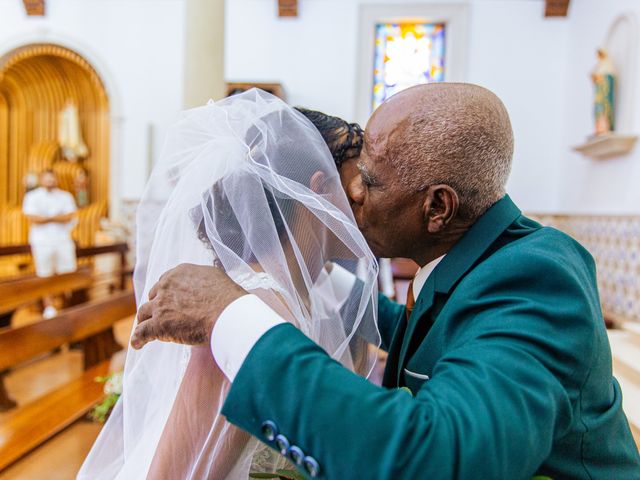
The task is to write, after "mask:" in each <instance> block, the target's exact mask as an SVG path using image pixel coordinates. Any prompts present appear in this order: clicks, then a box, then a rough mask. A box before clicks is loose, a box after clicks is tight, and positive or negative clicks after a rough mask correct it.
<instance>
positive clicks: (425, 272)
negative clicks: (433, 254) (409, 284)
mask: <svg viewBox="0 0 640 480" xmlns="http://www.w3.org/2000/svg"><path fill="white" fill-rule="evenodd" d="M443 258H444V255H442V256H441V257H438V258H436V259H435V260H431V261H430V262H429V263H427V264H426V265H425V266H424V267H422V268H420V269H419V270H418V272H417V273H416V276H415V277H413V298H418V296H419V295H420V291H421V290H422V287H424V284H425V283H427V279H428V278H429V275H431V272H433V271H434V270H435V268H436V267H437V266H438V264H439V263H440V262H441V261H442V259H443Z"/></svg>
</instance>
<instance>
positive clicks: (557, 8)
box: [544, 0, 569, 17]
mask: <svg viewBox="0 0 640 480" xmlns="http://www.w3.org/2000/svg"><path fill="white" fill-rule="evenodd" d="M568 12H569V0H546V2H545V7H544V16H545V17H566V16H567V13H568Z"/></svg>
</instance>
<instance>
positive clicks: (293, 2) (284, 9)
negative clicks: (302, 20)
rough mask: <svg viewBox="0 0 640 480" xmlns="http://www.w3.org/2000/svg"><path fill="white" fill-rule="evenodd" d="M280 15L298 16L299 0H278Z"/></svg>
mask: <svg viewBox="0 0 640 480" xmlns="http://www.w3.org/2000/svg"><path fill="white" fill-rule="evenodd" d="M278 16H279V17H297V16H298V0H278Z"/></svg>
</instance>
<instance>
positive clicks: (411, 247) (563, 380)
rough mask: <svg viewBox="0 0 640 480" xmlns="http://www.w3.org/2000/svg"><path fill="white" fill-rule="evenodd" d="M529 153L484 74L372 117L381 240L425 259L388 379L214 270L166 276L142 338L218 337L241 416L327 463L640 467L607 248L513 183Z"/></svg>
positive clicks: (615, 473)
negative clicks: (327, 346)
mask: <svg viewBox="0 0 640 480" xmlns="http://www.w3.org/2000/svg"><path fill="white" fill-rule="evenodd" d="M512 153H513V139H512V132H511V125H510V122H509V117H508V115H507V112H506V110H505V108H504V106H503V105H502V103H501V102H500V100H499V99H498V98H497V97H496V96H495V95H493V94H492V93H491V92H489V91H487V90H485V89H483V88H481V87H477V86H473V85H465V84H433V85H426V86H420V87H415V88H412V89H410V90H407V91H405V92H403V93H400V94H398V95H396V96H394V97H393V98H392V99H391V100H390V101H388V102H387V103H385V104H384V105H382V106H381V107H380V108H379V109H378V110H377V111H376V113H375V114H374V115H373V117H372V118H371V120H370V121H369V124H368V125H367V129H366V137H365V148H364V150H363V153H362V156H361V158H360V163H359V173H358V174H357V175H356V176H355V177H354V178H353V179H352V180H351V181H349V182H348V188H347V194H348V196H349V197H350V200H351V202H352V205H353V210H354V214H355V217H356V220H357V222H358V225H359V226H360V228H361V229H362V232H363V234H364V235H365V237H366V239H367V241H368V243H369V244H370V246H371V248H372V250H373V251H374V253H375V254H376V255H379V256H385V257H408V258H412V259H413V260H415V261H416V262H417V263H418V264H419V265H421V266H422V268H421V269H420V270H419V272H418V273H417V275H416V277H415V279H414V281H413V284H412V286H411V289H410V292H409V293H410V295H409V301H408V304H407V306H406V307H404V306H401V305H398V304H396V303H393V302H391V301H389V300H387V299H385V298H383V297H381V298H380V299H379V320H378V321H379V327H380V331H381V334H382V339H383V347H384V348H385V349H387V350H388V351H389V360H388V364H387V367H386V371H385V376H384V387H382V388H381V387H376V386H374V385H372V384H370V383H369V382H367V381H366V380H364V379H362V378H360V377H358V376H356V375H355V374H353V373H351V372H349V371H348V370H346V369H345V368H343V367H342V366H341V365H340V364H338V363H337V362H335V361H333V360H332V359H330V358H329V357H328V356H327V355H326V353H325V352H324V351H323V350H322V349H321V348H319V347H318V346H317V345H316V344H314V343H313V342H312V341H311V340H309V339H308V338H307V337H305V336H304V335H303V334H302V333H301V332H300V331H298V330H297V329H296V328H294V327H293V326H292V325H290V324H287V323H284V322H283V321H282V320H281V319H280V318H279V317H278V316H277V315H276V314H275V313H274V312H273V311H271V310H270V309H269V308H268V307H267V306H266V305H264V304H261V302H260V301H259V300H258V299H257V298H256V297H254V296H252V295H246V292H244V291H243V290H242V289H241V288H240V287H238V286H236V285H235V284H234V283H233V282H231V281H230V280H229V279H228V278H227V277H226V276H225V275H224V274H223V273H222V272H220V271H219V270H217V269H215V268H213V267H198V266H180V267H178V268H176V269H175V270H173V271H171V272H169V273H168V274H166V275H165V276H164V277H163V278H162V280H161V281H160V282H159V283H158V284H157V285H156V286H155V287H154V289H153V291H152V293H151V295H150V298H151V301H150V303H148V304H146V305H144V306H142V307H141V309H140V312H139V317H140V321H141V323H140V325H139V326H138V327H137V329H136V331H135V333H134V336H133V338H132V344H133V345H134V347H136V348H140V347H142V346H143V345H144V344H145V343H146V342H148V341H150V340H153V339H161V340H170V341H179V342H183V343H204V342H208V341H210V342H211V345H212V349H213V354H214V356H215V358H216V361H217V362H218V363H219V365H220V367H221V368H222V370H223V371H224V372H225V374H226V375H227V376H228V377H229V379H230V380H231V381H232V382H233V384H232V387H231V390H230V393H229V396H228V398H227V400H226V403H225V405H224V409H223V413H224V414H225V415H226V417H227V419H228V420H229V421H231V422H233V423H235V424H236V425H238V426H240V427H241V428H243V429H244V430H246V431H248V432H250V433H251V434H253V435H255V436H257V437H258V438H260V439H262V440H263V441H264V442H265V443H267V444H269V445H271V446H273V447H274V448H276V449H277V450H280V451H281V452H282V453H283V454H285V455H288V456H290V457H291V458H292V459H293V460H295V461H296V462H297V463H298V465H299V466H300V468H301V470H303V471H306V473H307V474H308V475H309V476H311V477H322V478H331V479H345V478H349V479H352V478H353V479H355V478H366V479H397V478H443V479H444V478H461V479H469V478H490V479H498V478H503V479H516V478H523V479H526V478H530V477H531V476H532V475H535V474H538V475H548V476H551V477H553V478H585V479H591V478H616V479H631V478H639V477H640V458H639V456H638V452H637V449H636V447H635V445H634V443H633V440H632V437H631V432H630V430H629V426H628V423H627V420H626V418H625V415H624V413H623V411H622V407H621V394H620V387H619V386H618V383H617V382H616V380H615V379H614V378H613V377H612V375H611V354H610V351H609V345H608V342H607V335H606V332H605V328H604V322H603V319H602V316H601V312H600V306H599V302H598V292H597V288H596V281H595V267H594V264H593V260H592V258H591V257H590V255H589V254H588V253H587V252H586V251H585V250H584V249H583V248H582V247H581V246H580V245H579V244H577V243H576V242H575V241H573V240H572V239H571V238H569V237H567V236H566V235H564V234H562V233H560V232H558V231H556V230H553V229H550V228H543V227H541V226H540V225H539V224H537V223H535V222H533V221H532V220H529V219H528V218H526V217H524V216H523V215H522V214H521V213H520V211H519V210H518V208H517V207H516V206H515V205H514V204H513V202H512V201H511V200H510V199H509V197H508V196H506V195H505V184H506V182H507V178H508V174H509V170H510V165H511V158H512ZM181 292H182V293H181ZM187 292H188V294H187ZM194 299H197V300H194ZM414 300H415V301H414ZM237 322H243V329H242V331H241V332H237V331H236V330H235V329H234V327H233V325H234V324H236V323H237ZM178 325H179V326H180V327H179V329H178V328H177V326H178ZM395 387H406V388H403V389H398V388H395ZM407 390H409V391H410V393H411V394H409V393H408V392H407ZM301 452H303V453H301Z"/></svg>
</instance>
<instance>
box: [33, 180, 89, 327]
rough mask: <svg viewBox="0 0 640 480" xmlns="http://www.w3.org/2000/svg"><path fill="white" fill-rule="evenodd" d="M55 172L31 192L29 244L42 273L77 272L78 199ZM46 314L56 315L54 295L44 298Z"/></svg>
mask: <svg viewBox="0 0 640 480" xmlns="http://www.w3.org/2000/svg"><path fill="white" fill-rule="evenodd" d="M57 187H58V180H57V178H56V175H55V173H54V172H52V171H50V170H46V171H44V172H42V173H41V174H40V187H39V188H36V189H35V190H32V191H30V192H27V194H26V195H25V196H24V202H23V205H22V210H23V212H24V214H25V215H26V216H27V218H28V219H29V221H30V222H31V229H30V231H29V244H30V245H31V254H32V255H33V261H34V263H35V266H36V274H37V275H38V276H39V277H50V276H51V275H54V274H62V273H69V272H73V271H75V269H76V247H75V244H74V243H73V240H72V239H71V229H72V228H73V226H74V224H75V214H76V210H77V208H76V203H75V200H74V199H73V196H72V195H71V194H70V193H69V192H65V191H64V190H60V189H59V188H57ZM44 304H45V310H44V313H43V316H44V317H45V318H51V317H53V316H55V315H56V313H57V312H56V309H55V307H54V306H53V302H52V299H51V298H50V297H45V298H44Z"/></svg>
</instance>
